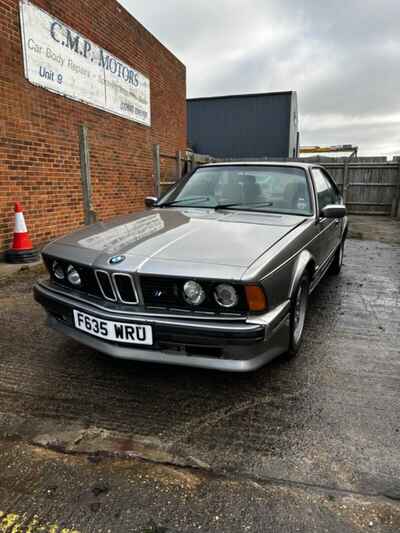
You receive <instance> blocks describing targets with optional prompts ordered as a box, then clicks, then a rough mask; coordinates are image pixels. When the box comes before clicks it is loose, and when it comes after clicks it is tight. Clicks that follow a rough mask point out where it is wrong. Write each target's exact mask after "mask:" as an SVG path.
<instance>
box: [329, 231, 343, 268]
mask: <svg viewBox="0 0 400 533" xmlns="http://www.w3.org/2000/svg"><path fill="white" fill-rule="evenodd" d="M344 242H345V240H344V239H343V240H342V242H341V243H340V245H339V246H338V249H337V250H336V252H335V257H334V258H333V261H332V264H331V266H330V269H329V272H330V274H334V275H335V276H337V275H338V274H339V273H340V271H341V269H342V265H343V255H344Z"/></svg>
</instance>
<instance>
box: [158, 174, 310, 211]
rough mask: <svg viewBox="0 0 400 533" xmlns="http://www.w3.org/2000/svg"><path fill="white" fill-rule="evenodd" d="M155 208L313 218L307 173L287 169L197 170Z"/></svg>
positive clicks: (180, 182) (179, 183)
mask: <svg viewBox="0 0 400 533" xmlns="http://www.w3.org/2000/svg"><path fill="white" fill-rule="evenodd" d="M158 206H159V207H174V206H176V207H196V208H201V207H207V208H214V209H234V210H235V209H238V210H246V211H261V212H269V213H273V212H276V213H288V214H294V215H312V206H311V195H310V190H309V183H308V180H307V176H306V173H305V171H304V170H303V169H302V168H296V167H289V166H267V165H229V166H214V167H200V168H198V169H197V170H196V171H195V172H194V173H193V174H192V175H190V176H188V177H185V178H183V179H182V180H180V181H179V182H178V183H177V184H176V185H175V186H174V187H173V189H171V190H170V191H169V192H168V193H167V194H166V195H165V196H164V197H163V198H162V199H161V200H160V202H159V203H158Z"/></svg>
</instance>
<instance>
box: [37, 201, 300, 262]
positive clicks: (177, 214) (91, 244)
mask: <svg viewBox="0 0 400 533" xmlns="http://www.w3.org/2000/svg"><path fill="white" fill-rule="evenodd" d="M304 220H305V218H304V217H299V216H294V215H280V214H269V213H268V214H265V213H254V212H251V213H250V212H244V211H228V210H225V211H215V210H214V209H199V208H187V209H175V208H174V209H171V208H163V209H153V210H151V211H145V212H143V213H139V214H134V215H127V216H120V217H117V218H115V219H112V220H110V221H108V222H99V223H97V224H94V225H92V226H89V227H86V228H84V229H82V230H79V231H77V232H74V233H72V234H70V235H67V236H66V237H63V238H61V239H58V240H57V241H54V242H53V243H52V244H51V245H50V246H49V247H47V249H46V250H45V251H46V252H47V253H54V255H58V256H60V255H62V256H66V258H67V259H69V260H71V261H72V260H76V261H80V260H83V258H86V260H83V262H91V263H93V264H94V263H95V264H96V265H97V266H99V265H100V266H101V265H103V266H106V265H108V266H110V265H109V259H110V257H111V256H113V255H124V256H126V261H125V262H124V263H122V264H121V266H122V265H124V267H125V268H126V269H128V268H130V269H133V268H134V269H135V270H137V271H152V268H151V265H153V266H154V265H155V264H158V265H159V264H160V263H165V262H174V263H177V262H180V263H186V264H187V263H195V264H206V265H211V264H212V265H225V266H229V267H246V268H247V267H249V266H250V265H251V264H252V263H253V262H254V261H255V260H256V259H257V258H258V257H259V256H260V255H261V254H263V253H264V252H265V251H266V250H268V249H269V248H270V247H271V246H273V245H274V244H275V243H276V242H277V241H279V240H280V239H282V238H283V237H284V236H285V235H286V234H287V233H289V232H290V231H292V230H293V229H294V228H295V227H297V226H298V225H299V224H302V223H303V222H304ZM72 249H73V250H72ZM74 252H75V257H74ZM119 269H120V270H121V267H120V266H119ZM156 270H157V269H153V271H154V272H156Z"/></svg>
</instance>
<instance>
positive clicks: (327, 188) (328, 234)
mask: <svg viewBox="0 0 400 533" xmlns="http://www.w3.org/2000/svg"><path fill="white" fill-rule="evenodd" d="M311 173H312V178H313V181H314V186H315V192H316V197H317V198H316V200H317V228H318V237H317V246H316V256H317V261H318V263H319V264H318V268H321V269H324V267H325V266H326V264H327V262H328V260H329V259H330V258H331V257H332V254H333V252H334V251H335V250H336V248H337V247H338V245H339V243H340V239H341V234H342V228H341V224H342V221H341V219H336V218H333V219H332V218H326V217H323V216H322V215H321V209H322V208H324V207H325V206H327V205H332V204H340V203H342V202H341V196H340V193H339V191H338V189H337V188H336V186H335V184H334V182H333V180H332V178H331V177H330V176H329V175H328V174H327V173H326V172H325V171H324V170H323V169H322V168H320V167H314V168H312V170H311Z"/></svg>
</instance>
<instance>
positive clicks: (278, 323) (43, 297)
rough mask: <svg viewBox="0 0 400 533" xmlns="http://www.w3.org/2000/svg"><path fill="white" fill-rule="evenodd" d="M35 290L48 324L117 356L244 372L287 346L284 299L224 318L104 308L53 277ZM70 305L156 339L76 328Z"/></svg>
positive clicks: (286, 320) (267, 359) (286, 307)
mask: <svg viewBox="0 0 400 533" xmlns="http://www.w3.org/2000/svg"><path fill="white" fill-rule="evenodd" d="M34 296H35V299H36V301H37V302H39V303H40V304H41V305H42V306H43V307H44V308H45V309H46V311H47V313H48V322H49V325H50V326H51V327H52V328H54V329H56V330H58V331H60V332H62V333H64V334H65V335H67V336H69V337H72V338H73V339H75V340H77V341H78V342H80V343H82V344H85V345H87V346H90V347H91V348H94V349H96V350H98V351H100V352H103V353H105V354H108V355H110V356H112V357H117V358H121V359H132V360H138V361H150V362H157V363H168V364H177V365H187V366H193V367H202V368H212V369H217V370H228V371H237V372H246V371H251V370H255V369H257V368H259V367H260V366H262V365H264V364H265V363H266V362H268V361H269V360H271V359H273V358H274V357H276V356H277V355H279V354H280V353H282V352H284V351H285V350H286V349H287V347H288V338H289V337H288V310H289V303H288V302H285V304H282V305H281V306H280V307H279V308H278V309H275V310H274V311H272V312H270V313H266V314H265V315H263V316H261V317H254V318H248V319H247V320H245V319H244V318H243V319H240V320H238V319H236V320H233V319H232V320H223V321H222V320H216V319H212V318H211V317H210V318H207V319H206V320H205V319H204V318H203V319H202V320H199V319H198V318H189V317H187V316H186V317H179V316H171V315H164V316H159V315H153V314H151V313H146V314H144V313H140V312H131V311H124V310H115V309H109V308H108V309H107V308H104V307H102V306H100V305H96V303H94V302H93V301H91V299H90V298H87V299H86V298H82V296H77V295H76V294H73V293H70V292H67V291H65V290H61V289H60V288H59V287H57V288H56V287H54V284H52V283H51V282H39V283H37V284H36V285H35V287H34ZM74 309H75V310H77V311H82V312H84V313H87V314H90V315H92V316H95V317H97V318H99V319H105V320H113V321H118V322H126V323H133V324H141V323H143V324H148V325H151V326H152V328H153V337H154V344H153V346H151V347H147V346H146V347H143V346H142V345H137V346H133V345H127V344H121V343H116V342H112V341H107V340H103V339H100V338H98V337H94V336H92V335H90V334H87V333H85V332H83V331H80V330H78V329H76V328H75V327H74V323H73V310H74Z"/></svg>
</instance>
